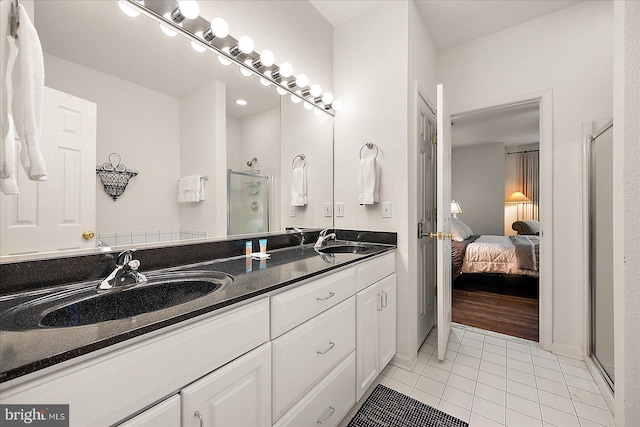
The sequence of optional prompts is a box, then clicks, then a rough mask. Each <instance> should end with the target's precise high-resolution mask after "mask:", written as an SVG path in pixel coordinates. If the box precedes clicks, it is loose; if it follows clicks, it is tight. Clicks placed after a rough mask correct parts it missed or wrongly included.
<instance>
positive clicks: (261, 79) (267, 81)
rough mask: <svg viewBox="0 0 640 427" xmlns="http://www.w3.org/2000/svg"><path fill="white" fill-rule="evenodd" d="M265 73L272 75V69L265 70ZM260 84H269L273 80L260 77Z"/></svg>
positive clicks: (268, 75)
mask: <svg viewBox="0 0 640 427" xmlns="http://www.w3.org/2000/svg"><path fill="white" fill-rule="evenodd" d="M264 75H265V76H267V77H271V71H267V72H265V73H264ZM260 84H262V86H269V85H270V84H271V82H270V81H269V80H267V79H265V78H264V77H260Z"/></svg>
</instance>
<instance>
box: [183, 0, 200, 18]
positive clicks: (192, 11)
mask: <svg viewBox="0 0 640 427" xmlns="http://www.w3.org/2000/svg"><path fill="white" fill-rule="evenodd" d="M178 8H179V9H180V13H182V14H183V15H184V17H185V18H187V19H194V18H197V17H198V15H199V14H200V6H198V2H197V1H195V0H178Z"/></svg>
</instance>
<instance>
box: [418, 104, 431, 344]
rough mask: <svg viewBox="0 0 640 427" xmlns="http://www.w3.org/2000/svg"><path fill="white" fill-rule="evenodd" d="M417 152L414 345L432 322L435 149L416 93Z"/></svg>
mask: <svg viewBox="0 0 640 427" xmlns="http://www.w3.org/2000/svg"><path fill="white" fill-rule="evenodd" d="M417 98H418V105H417V112H416V114H417V117H416V120H417V124H418V126H417V129H416V132H417V133H418V134H417V136H416V140H417V151H418V153H417V154H418V155H417V158H416V162H417V168H416V169H417V171H418V178H417V180H418V183H417V184H418V185H417V191H418V203H417V206H416V207H417V209H418V212H417V214H418V215H417V218H418V234H417V239H418V251H417V260H418V273H417V274H418V346H420V344H422V342H423V341H424V340H425V338H427V335H428V334H429V331H431V328H433V325H434V322H435V306H436V304H435V298H434V296H435V286H436V263H435V254H436V252H435V249H436V248H435V246H436V243H435V242H434V241H433V239H430V238H429V233H431V232H434V231H435V222H434V218H433V216H434V215H433V212H434V208H435V206H434V205H435V149H434V145H433V142H434V140H433V137H434V135H435V132H436V123H435V118H434V116H433V113H432V112H431V110H430V109H429V106H428V103H427V101H426V100H425V99H424V98H423V97H422V96H421V95H420V94H418V97H417Z"/></svg>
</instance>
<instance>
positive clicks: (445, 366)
mask: <svg viewBox="0 0 640 427" xmlns="http://www.w3.org/2000/svg"><path fill="white" fill-rule="evenodd" d="M427 366H435V367H436V368H440V369H442V370H445V371H451V368H453V362H452V361H451V360H447V359H444V360H438V358H437V357H436V356H435V355H433V356H432V357H431V359H429V362H428V363H427ZM425 369H426V368H425Z"/></svg>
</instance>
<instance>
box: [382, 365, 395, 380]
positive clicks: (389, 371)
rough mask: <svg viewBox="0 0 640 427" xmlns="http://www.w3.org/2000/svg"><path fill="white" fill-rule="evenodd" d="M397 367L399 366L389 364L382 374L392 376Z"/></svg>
mask: <svg viewBox="0 0 640 427" xmlns="http://www.w3.org/2000/svg"><path fill="white" fill-rule="evenodd" d="M396 369H398V368H397V367H395V366H393V365H387V366H385V367H384V369H383V370H382V372H380V373H381V374H382V375H384V376H385V377H391V375H393V373H394V372H395V371H396Z"/></svg>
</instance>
